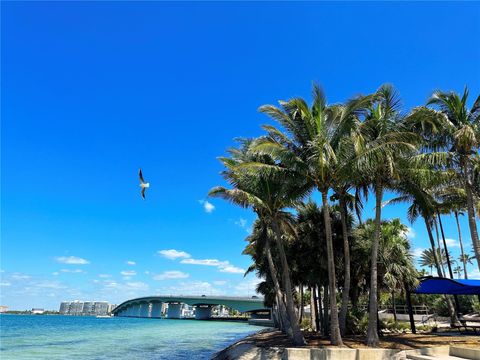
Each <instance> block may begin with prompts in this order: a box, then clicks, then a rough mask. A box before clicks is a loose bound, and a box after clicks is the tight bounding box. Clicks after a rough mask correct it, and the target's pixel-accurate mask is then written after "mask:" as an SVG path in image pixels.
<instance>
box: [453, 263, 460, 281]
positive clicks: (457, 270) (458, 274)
mask: <svg viewBox="0 0 480 360" xmlns="http://www.w3.org/2000/svg"><path fill="white" fill-rule="evenodd" d="M453 273H454V274H457V278H458V279H460V277H461V276H462V267H461V266H460V265H457V266H456V267H454V268H453Z"/></svg>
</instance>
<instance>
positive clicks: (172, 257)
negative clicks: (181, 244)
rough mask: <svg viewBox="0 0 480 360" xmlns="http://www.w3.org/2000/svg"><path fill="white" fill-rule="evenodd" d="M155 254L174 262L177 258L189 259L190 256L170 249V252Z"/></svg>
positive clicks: (160, 251) (164, 251)
mask: <svg viewBox="0 0 480 360" xmlns="http://www.w3.org/2000/svg"><path fill="white" fill-rule="evenodd" d="M157 254H158V255H160V256H163V257H165V258H167V259H170V260H175V259H179V258H189V257H190V254H189V253H186V252H185V251H179V250H175V249H170V250H159V251H157Z"/></svg>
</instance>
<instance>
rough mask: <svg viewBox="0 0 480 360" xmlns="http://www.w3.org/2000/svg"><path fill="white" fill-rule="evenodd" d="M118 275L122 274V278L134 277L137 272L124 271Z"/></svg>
mask: <svg viewBox="0 0 480 360" xmlns="http://www.w3.org/2000/svg"><path fill="white" fill-rule="evenodd" d="M120 274H122V275H123V276H135V275H137V272H136V271H134V270H124V271H120Z"/></svg>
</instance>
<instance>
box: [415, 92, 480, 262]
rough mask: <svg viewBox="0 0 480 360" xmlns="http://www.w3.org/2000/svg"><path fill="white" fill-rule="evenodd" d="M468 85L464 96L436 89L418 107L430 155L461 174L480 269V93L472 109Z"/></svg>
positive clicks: (416, 116) (419, 119) (418, 119)
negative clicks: (478, 196)
mask: <svg viewBox="0 0 480 360" xmlns="http://www.w3.org/2000/svg"><path fill="white" fill-rule="evenodd" d="M467 101H468V88H465V90H464V92H463V94H462V96H460V95H459V94H457V93H455V92H449V93H446V92H442V91H436V92H434V93H433V95H432V96H431V97H430V99H429V100H428V102H427V106H425V107H420V108H418V109H416V110H415V111H414V115H415V118H416V119H417V121H418V123H419V124H421V125H420V126H421V129H422V130H424V132H427V133H428V134H427V136H429V137H430V139H431V140H432V141H429V142H428V143H425V148H426V149H429V150H433V151H434V153H433V154H428V155H426V158H429V159H430V160H432V161H433V162H435V163H437V164H441V165H442V166H445V165H447V166H449V167H450V168H451V169H453V170H454V171H455V172H456V173H457V174H458V178H459V181H460V183H461V184H462V187H463V188H464V189H465V194H466V199H467V202H466V203H467V216H468V224H469V228H470V234H471V237H472V243H473V248H474V252H475V257H476V259H477V265H478V268H479V269H480V241H479V236H478V229H477V224H476V221H475V188H476V187H478V185H476V184H475V164H474V162H475V160H474V159H475V157H477V156H478V154H477V153H478V149H479V145H480V96H478V97H477V98H476V100H475V101H474V103H473V105H472V107H471V108H470V110H469V109H468V107H467Z"/></svg>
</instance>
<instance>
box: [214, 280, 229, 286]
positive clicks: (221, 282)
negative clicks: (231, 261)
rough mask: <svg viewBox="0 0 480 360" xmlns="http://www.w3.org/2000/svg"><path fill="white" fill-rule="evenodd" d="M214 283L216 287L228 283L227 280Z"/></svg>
mask: <svg viewBox="0 0 480 360" xmlns="http://www.w3.org/2000/svg"><path fill="white" fill-rule="evenodd" d="M213 283H214V284H215V285H219V286H222V285H225V284H226V283H227V282H226V281H225V280H215V281H213Z"/></svg>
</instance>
